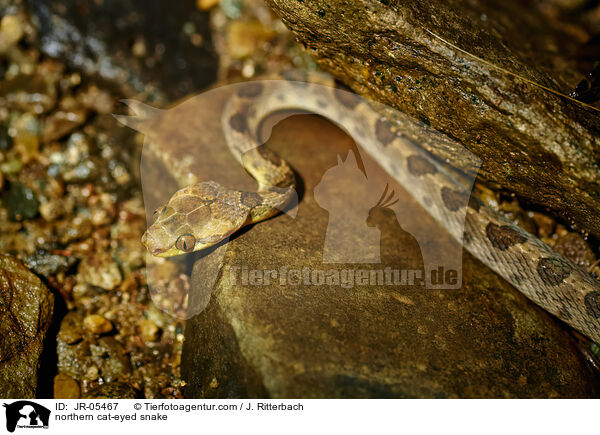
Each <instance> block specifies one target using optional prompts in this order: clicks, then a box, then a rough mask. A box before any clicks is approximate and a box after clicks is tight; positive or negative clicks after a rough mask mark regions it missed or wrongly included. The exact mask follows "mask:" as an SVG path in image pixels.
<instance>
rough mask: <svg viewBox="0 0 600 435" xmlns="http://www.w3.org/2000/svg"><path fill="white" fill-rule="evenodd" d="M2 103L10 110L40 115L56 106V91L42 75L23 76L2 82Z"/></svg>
mask: <svg viewBox="0 0 600 435" xmlns="http://www.w3.org/2000/svg"><path fill="white" fill-rule="evenodd" d="M0 102H1V103H2V105H3V106H6V107H8V108H10V109H17V110H22V111H26V112H31V113H37V114H39V113H43V112H46V111H48V110H50V109H51V108H52V107H53V106H54V104H55V102H56V89H55V88H54V87H53V86H52V85H51V84H49V83H48V81H47V80H46V78H45V77H43V76H41V75H37V74H36V75H25V74H23V75H19V76H16V77H13V78H10V79H7V80H3V81H0Z"/></svg>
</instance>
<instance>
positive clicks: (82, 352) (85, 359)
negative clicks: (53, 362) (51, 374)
mask: <svg viewBox="0 0 600 435" xmlns="http://www.w3.org/2000/svg"><path fill="white" fill-rule="evenodd" d="M56 354H57V355H58V372H59V373H62V374H65V375H67V376H70V377H72V378H74V379H81V378H82V376H83V375H84V374H85V373H86V370H87V366H88V365H89V357H90V344H89V342H88V341H87V340H82V341H79V342H76V343H75V344H72V345H69V344H67V343H65V342H64V341H62V340H61V339H60V337H59V339H58V340H57V344H56Z"/></svg>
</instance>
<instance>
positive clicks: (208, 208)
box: [119, 75, 600, 342]
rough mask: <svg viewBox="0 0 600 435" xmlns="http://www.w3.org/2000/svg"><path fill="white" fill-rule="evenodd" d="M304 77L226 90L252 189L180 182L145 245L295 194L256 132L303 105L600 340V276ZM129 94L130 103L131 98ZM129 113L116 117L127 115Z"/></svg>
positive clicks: (235, 144)
mask: <svg viewBox="0 0 600 435" xmlns="http://www.w3.org/2000/svg"><path fill="white" fill-rule="evenodd" d="M309 77H310V79H305V80H307V81H304V82H297V81H283V80H278V81H273V82H272V83H276V86H275V85H274V86H268V85H266V84H265V83H271V82H270V81H269V82H267V81H260V82H259V81H257V82H249V83H246V84H245V86H242V87H240V88H239V91H237V92H235V93H234V94H233V95H232V96H231V97H230V99H229V101H228V102H227V104H226V106H225V109H224V111H223V114H222V129H223V133H224V136H225V140H226V143H227V146H228V147H229V149H230V151H231V153H232V154H233V156H234V158H235V159H236V160H237V162H238V163H239V164H240V165H241V166H242V167H243V168H244V169H246V171H247V172H249V174H250V175H251V176H252V177H253V178H254V179H255V180H256V181H257V183H258V189H257V190H256V191H240V190H233V189H229V188H227V187H225V186H222V185H220V184H219V183H216V182H214V181H206V182H198V183H192V184H189V185H187V186H182V189H181V190H179V191H177V192H176V193H175V194H174V195H173V196H172V197H171V198H170V200H169V201H168V203H167V204H166V205H164V206H162V207H159V208H158V209H157V210H156V211H155V213H154V223H153V224H152V225H151V226H150V227H149V228H148V229H147V231H146V233H145V234H144V236H143V240H142V241H143V243H144V245H145V246H146V248H147V249H148V251H149V252H151V253H152V254H153V255H156V256H163V257H169V256H174V255H180V254H185V253H189V252H193V251H198V250H201V249H204V248H207V247H210V246H213V245H215V244H217V243H218V242H220V241H222V240H223V239H226V238H227V237H228V236H230V235H231V234H233V233H235V232H236V231H238V230H239V229H240V228H242V227H244V226H246V225H249V224H252V223H255V222H259V221H262V220H265V219H267V218H269V217H272V216H274V215H276V214H277V213H279V212H280V211H281V210H283V209H285V207H286V206H287V205H288V204H289V202H290V201H292V199H293V198H295V190H294V187H295V175H294V172H293V171H292V169H291V168H290V166H289V165H288V164H287V163H286V161H285V160H283V159H282V158H281V157H280V156H278V155H276V154H275V153H274V152H272V151H270V150H268V149H267V148H265V147H264V146H261V142H260V140H259V135H258V134H259V133H258V132H259V128H260V125H261V121H262V120H264V119H265V118H266V117H267V116H268V115H270V114H272V113H274V112H278V111H282V110H302V111H307V112H311V113H315V114H318V115H321V116H323V117H325V118H327V119H329V120H330V121H333V122H334V123H336V124H337V125H338V126H340V127H342V128H343V129H344V130H345V131H346V132H348V133H349V134H350V135H351V136H352V138H353V139H354V140H355V141H356V142H357V143H358V144H360V145H361V147H362V149H363V150H364V151H366V152H367V153H368V154H370V155H371V156H372V157H373V158H374V159H375V160H376V161H377V162H378V163H379V164H380V165H381V166H382V167H383V168H384V169H385V170H386V171H387V172H388V173H389V174H390V175H391V176H392V177H393V178H394V179H396V180H397V181H398V182H399V183H400V184H401V185H402V186H403V187H404V188H405V189H406V190H407V191H408V192H409V193H410V194H411V195H412V196H413V197H414V198H415V199H416V200H417V201H418V202H419V204H420V205H421V206H422V207H423V208H424V209H425V210H426V211H427V212H428V213H429V214H430V215H432V216H433V217H434V218H435V219H436V220H437V221H438V222H439V223H441V225H442V226H443V227H444V228H445V229H446V230H447V231H448V232H449V233H450V234H451V235H452V236H453V237H454V238H455V239H456V240H458V241H459V242H461V243H463V244H464V246H465V247H466V248H467V250H468V251H469V252H470V253H471V254H473V255H474V256H475V257H477V258H478V259H479V260H480V261H482V262H483V263H484V264H485V265H487V266H488V267H489V268H491V269H492V270H494V271H495V272H496V273H498V274H499V275H500V276H502V277H503V278H504V279H506V280H507V281H508V282H510V283H511V284H512V285H513V286H515V287H516V288H517V289H518V290H519V291H521V292H522V293H523V294H525V295H526V296H527V297H528V298H529V299H531V300H532V301H534V302H535V303H536V304H538V305H539V306H541V307H542V308H544V309H545V310H547V311H548V312H550V313H552V314H554V315H555V316H557V317H558V318H560V319H562V320H563V321H565V322H566V323H568V324H569V325H571V326H572V327H573V328H575V329H577V330H578V331H580V332H582V333H583V334H585V335H586V336H588V337H589V338H590V339H592V340H594V341H596V342H600V282H598V281H596V280H595V279H594V278H593V277H592V276H591V275H590V274H589V273H588V272H586V271H584V270H583V269H581V268H579V267H578V266H576V265H574V264H573V263H572V262H571V261H569V260H568V259H566V258H564V257H563V256H561V255H559V254H558V253H556V252H555V251H553V250H552V249H551V248H550V247H549V246H548V245H546V244H545V243H543V242H542V241H540V240H539V239H538V238H537V237H535V236H534V235H532V234H530V233H528V232H526V231H525V230H523V229H521V228H520V227H518V226H516V225H514V224H513V223H512V222H510V221H509V220H508V219H507V218H505V217H504V216H502V215H501V214H499V213H498V212H496V211H494V210H492V209H491V208H489V207H487V206H486V205H484V204H483V203H482V202H480V201H479V200H477V199H476V198H473V197H471V198H470V191H469V190H468V189H467V188H465V187H464V186H465V185H464V183H463V182H461V180H460V179H459V178H457V176H456V174H455V173H453V172H452V171H451V170H449V169H448V168H447V167H446V166H445V165H442V164H440V163H438V162H437V161H436V160H435V159H434V158H433V157H431V156H430V155H429V154H428V153H427V151H425V150H424V149H423V148H422V147H420V146H419V145H418V144H416V143H415V142H414V141H411V140H407V139H406V138H405V137H403V135H402V132H401V129H402V125H400V126H399V127H400V128H398V125H397V124H396V125H394V126H391V124H390V123H389V122H386V121H385V120H384V119H382V115H380V114H379V112H378V111H376V110H374V109H373V107H372V105H371V104H369V103H368V102H366V100H360V101H358V102H357V100H354V101H353V102H352V103H350V102H349V101H350V100H349V99H348V98H347V95H348V94H349V93H347V92H346V91H341V90H339V89H336V88H335V87H333V86H324V85H323V81H324V79H323V77H322V76H318V78H316V79H314V78H313V77H312V75H309ZM315 77H316V76H315ZM126 103H127V104H129V105H130V106H132V108H133V109H134V110H135V109H136V108H135V105H134V104H133V102H131V101H126ZM127 118H128V117H119V119H120V120H121V121H122V122H124V123H125V124H128V125H131V124H132V123H131V122H129V121H128V120H127ZM163 157H164V156H163ZM465 212H466V215H465Z"/></svg>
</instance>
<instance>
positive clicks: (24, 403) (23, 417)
mask: <svg viewBox="0 0 600 435" xmlns="http://www.w3.org/2000/svg"><path fill="white" fill-rule="evenodd" d="M4 407H5V408H6V430H7V431H9V432H14V431H15V429H16V428H19V429H36V428H43V429H47V428H48V424H49V422H50V410H49V409H48V408H45V407H44V406H42V405H38V404H37V403H35V402H31V401H29V400H19V401H18V402H13V403H11V404H6V403H5V404H4Z"/></svg>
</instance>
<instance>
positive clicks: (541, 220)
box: [532, 212, 556, 237]
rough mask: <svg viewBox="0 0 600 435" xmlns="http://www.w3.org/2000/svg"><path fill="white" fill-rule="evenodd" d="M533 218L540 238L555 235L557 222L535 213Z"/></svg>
mask: <svg viewBox="0 0 600 435" xmlns="http://www.w3.org/2000/svg"><path fill="white" fill-rule="evenodd" d="M532 218H533V220H534V221H535V224H536V225H537V234H538V236H540V237H550V236H551V235H552V234H553V233H554V228H555V226H556V222H555V221H554V219H552V218H551V217H549V216H547V215H545V214H542V213H537V212H533V213H532Z"/></svg>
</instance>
